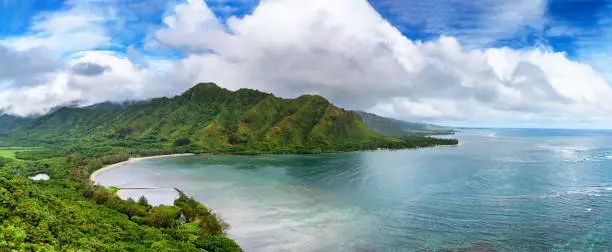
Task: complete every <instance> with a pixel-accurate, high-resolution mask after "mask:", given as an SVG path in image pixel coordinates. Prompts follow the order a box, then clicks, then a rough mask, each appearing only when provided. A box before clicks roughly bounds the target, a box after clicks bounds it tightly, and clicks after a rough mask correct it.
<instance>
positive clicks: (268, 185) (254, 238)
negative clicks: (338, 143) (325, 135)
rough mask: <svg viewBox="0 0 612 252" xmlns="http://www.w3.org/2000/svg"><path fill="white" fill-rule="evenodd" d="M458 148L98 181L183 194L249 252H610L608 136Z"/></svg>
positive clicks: (147, 164) (117, 174)
mask: <svg viewBox="0 0 612 252" xmlns="http://www.w3.org/2000/svg"><path fill="white" fill-rule="evenodd" d="M458 138H459V139H460V142H461V145H460V146H456V147H437V148H427V149H418V150H401V151H376V152H355V153H344V154H329V155H314V156H296V155H287V156H259V157H252V156H248V157H247V156H192V157H179V158H166V159H155V160H145V161H139V162H135V163H132V164H129V165H125V166H122V167H120V168H117V169H111V170H108V171H105V172H102V173H101V174H100V175H99V176H98V177H97V178H96V181H97V182H98V183H101V184H105V185H117V186H122V187H149V186H150V187H156V188H159V189H157V190H153V191H123V192H122V193H123V194H124V196H132V197H137V196H138V195H140V194H144V195H147V197H148V198H149V199H150V200H152V201H157V202H159V203H164V202H166V203H167V202H171V200H172V197H174V194H173V192H172V190H171V189H169V188H171V187H174V186H176V187H179V188H181V189H183V190H185V191H186V192H187V193H189V194H192V195H194V197H195V198H196V199H198V200H200V201H201V202H203V203H205V204H206V205H208V206H210V207H211V208H213V209H215V211H217V212H219V213H220V214H221V216H222V217H223V218H224V219H225V220H226V221H227V222H229V224H230V225H231V226H232V229H231V230H230V232H229V236H230V237H232V238H234V239H236V240H237V241H238V243H239V244H240V245H241V246H242V247H243V248H245V250H246V251H414V250H433V251H436V250H448V249H450V250H459V249H470V248H471V249H472V250H473V251H474V250H475V251H490V250H495V251H612V217H611V214H612V132H609V131H568V130H466V131H464V132H461V133H460V134H459V135H458Z"/></svg>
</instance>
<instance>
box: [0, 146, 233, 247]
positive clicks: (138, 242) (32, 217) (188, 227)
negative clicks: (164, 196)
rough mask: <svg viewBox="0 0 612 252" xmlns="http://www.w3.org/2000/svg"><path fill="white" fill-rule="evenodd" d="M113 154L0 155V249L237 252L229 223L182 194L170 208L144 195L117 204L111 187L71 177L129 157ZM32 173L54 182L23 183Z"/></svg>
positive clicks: (60, 151) (59, 151)
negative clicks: (87, 166) (227, 233)
mask: <svg viewBox="0 0 612 252" xmlns="http://www.w3.org/2000/svg"><path fill="white" fill-rule="evenodd" d="M116 151H117V150H114V151H111V152H108V151H107V152H105V151H104V150H101V149H98V150H97V151H94V150H93V149H90V148H81V149H80V150H79V151H77V150H75V148H66V149H65V148H56V149H38V150H31V151H27V150H25V151H22V152H17V153H15V156H16V157H17V158H23V159H12V158H3V157H0V248H2V249H6V250H8V251H66V250H78V251H82V250H85V251H151V250H158V251H242V250H241V249H240V247H239V246H238V245H237V244H236V243H235V242H234V241H232V240H231V239H228V238H226V237H225V231H226V230H227V228H228V226H227V224H225V223H224V222H223V221H222V220H221V219H220V218H219V217H218V216H217V215H216V214H215V213H213V212H212V211H211V210H210V209H208V208H206V207H205V206H204V205H202V204H200V203H198V202H197V201H195V200H194V199H193V198H190V197H187V196H186V195H185V194H184V193H183V192H180V191H179V195H180V197H179V198H178V199H177V200H176V201H175V202H174V205H173V206H163V205H162V206H151V205H149V204H148V202H147V200H146V199H145V198H144V197H143V198H140V199H138V200H134V199H128V200H122V199H120V198H118V197H117V196H116V194H115V192H116V189H114V188H110V189H108V188H104V187H100V186H94V185H91V184H90V183H89V181H88V180H85V179H76V180H75V179H69V178H68V177H70V175H71V174H73V173H75V170H79V169H81V167H82V166H79V164H94V163H98V162H102V163H110V162H114V161H117V160H121V159H124V158H125V157H127V155H129V154H127V153H117V152H116ZM92 152H99V153H98V154H96V155H91V154H90V153H92ZM66 156H67V157H68V158H66ZM36 173H46V174H49V175H51V177H52V178H53V179H51V180H49V181H31V180H29V179H27V178H26V176H28V175H32V174H36ZM2 249H0V250H2ZM2 251H4V250H2Z"/></svg>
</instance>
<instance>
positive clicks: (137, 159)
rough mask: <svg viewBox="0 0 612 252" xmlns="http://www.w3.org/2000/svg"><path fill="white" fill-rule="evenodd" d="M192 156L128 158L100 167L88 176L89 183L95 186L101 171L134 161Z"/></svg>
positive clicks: (191, 154)
mask: <svg viewBox="0 0 612 252" xmlns="http://www.w3.org/2000/svg"><path fill="white" fill-rule="evenodd" d="M194 155H195V154H193V153H182V154H170V155H158V156H149V157H137V158H129V159H128V160H126V161H123V162H119V163H114V164H110V165H108V166H105V167H102V168H100V169H98V170H96V171H95V172H93V173H92V174H91V175H89V181H90V182H91V183H93V184H95V183H96V181H95V178H96V176H97V175H98V174H100V173H101V172H102V171H105V170H109V169H113V168H116V167H119V166H122V165H125V164H130V163H132V162H136V161H141V160H149V159H156V158H166V157H186V156H194Z"/></svg>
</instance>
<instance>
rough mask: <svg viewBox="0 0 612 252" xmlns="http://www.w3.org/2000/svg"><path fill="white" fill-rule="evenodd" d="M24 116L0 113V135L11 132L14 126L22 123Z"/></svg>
mask: <svg viewBox="0 0 612 252" xmlns="http://www.w3.org/2000/svg"><path fill="white" fill-rule="evenodd" d="M25 120H27V119H26V118H23V117H18V116H12V115H6V114H4V115H0V135H6V134H8V133H9V132H11V131H12V130H13V129H14V128H17V127H18V126H19V125H20V124H21V123H23V122H24V121H25Z"/></svg>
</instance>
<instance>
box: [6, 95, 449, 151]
mask: <svg viewBox="0 0 612 252" xmlns="http://www.w3.org/2000/svg"><path fill="white" fill-rule="evenodd" d="M10 137H11V139H14V140H15V139H16V140H20V141H21V142H25V143H27V142H28V141H38V142H46V143H48V144H55V145H57V144H63V145H66V144H74V143H75V142H78V143H87V145H96V144H102V145H106V146H116V147H130V148H132V149H153V148H157V149H169V148H181V149H182V150H185V151H189V152H209V153H241V154H259V153H322V152H338V151H353V150H364V149H376V148H409V147H412V146H415V145H416V144H414V143H410V142H407V141H406V140H405V139H400V138H394V137H387V136H383V135H381V134H379V133H377V132H375V131H373V130H371V129H370V128H368V126H366V124H365V123H364V122H363V121H362V120H361V118H360V116H359V115H358V114H357V113H355V112H352V111H346V110H344V109H341V108H338V107H336V106H334V105H332V104H331V103H329V102H328V101H327V100H326V99H325V98H323V97H321V96H313V95H303V96H300V97H299V98H296V99H282V98H277V97H274V96H272V95H271V94H267V93H262V92H259V91H256V90H250V89H240V90H238V91H235V92H232V91H229V90H227V89H223V88H220V87H218V86H217V85H215V84H213V83H202V84H198V85H196V86H195V87H193V88H191V89H190V90H188V91H187V92H185V93H183V94H182V95H180V96H176V97H174V98H159V99H153V100H150V101H148V102H142V103H135V104H131V105H125V106H118V107H113V106H92V107H86V108H61V109H58V110H57V111H55V112H54V113H51V114H48V115H46V116H43V117H40V118H37V119H34V120H29V121H27V122H25V123H23V124H22V125H20V126H19V127H17V128H16V129H15V130H13V131H12V132H11V134H10ZM410 140H412V138H411V139H410ZM417 140H418V141H420V142H421V143H423V142H427V143H430V145H435V144H438V142H435V141H429V140H426V139H417Z"/></svg>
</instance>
